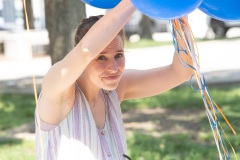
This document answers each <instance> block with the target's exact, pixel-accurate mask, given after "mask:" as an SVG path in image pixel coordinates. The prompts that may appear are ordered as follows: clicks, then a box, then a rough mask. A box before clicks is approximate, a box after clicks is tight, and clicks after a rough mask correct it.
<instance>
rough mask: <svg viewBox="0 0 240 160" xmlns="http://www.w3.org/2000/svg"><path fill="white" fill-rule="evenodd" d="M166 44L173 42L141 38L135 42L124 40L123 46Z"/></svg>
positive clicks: (136, 46) (141, 46)
mask: <svg viewBox="0 0 240 160" xmlns="http://www.w3.org/2000/svg"><path fill="white" fill-rule="evenodd" d="M166 45H173V42H172V41H164V42H158V41H154V40H151V39H141V40H139V41H137V42H129V41H125V47H126V48H127V49H132V48H146V47H156V46H166Z"/></svg>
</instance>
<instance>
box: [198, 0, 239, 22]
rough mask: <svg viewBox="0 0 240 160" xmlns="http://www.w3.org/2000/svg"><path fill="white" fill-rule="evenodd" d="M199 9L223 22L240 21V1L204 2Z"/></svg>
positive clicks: (213, 0)
mask: <svg viewBox="0 0 240 160" xmlns="http://www.w3.org/2000/svg"><path fill="white" fill-rule="evenodd" d="M198 8H199V10H201V11H202V12H204V13H205V14H207V15H209V16H210V17H213V18H215V19H218V20H221V21H240V0H203V1H202V4H201V5H200V6H199V7H198Z"/></svg>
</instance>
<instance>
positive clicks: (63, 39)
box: [45, 0, 86, 64]
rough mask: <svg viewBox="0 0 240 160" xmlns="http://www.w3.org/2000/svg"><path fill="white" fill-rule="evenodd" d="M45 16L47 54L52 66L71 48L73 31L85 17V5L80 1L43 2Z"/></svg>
mask: <svg viewBox="0 0 240 160" xmlns="http://www.w3.org/2000/svg"><path fill="white" fill-rule="evenodd" d="M45 14H46V27H47V30H48V33H49V39H50V44H49V50H48V53H49V55H50V56H51V59H52V64H54V63H56V62H57V61H59V60H61V59H62V58H63V57H64V56H65V55H66V54H67V53H68V52H69V51H70V50H71V49H72V48H73V46H74V34H75V30H76V28H77V27H78V25H79V23H80V21H81V19H83V18H85V17H86V12H85V4H84V3H83V2H82V1H80V0H45Z"/></svg>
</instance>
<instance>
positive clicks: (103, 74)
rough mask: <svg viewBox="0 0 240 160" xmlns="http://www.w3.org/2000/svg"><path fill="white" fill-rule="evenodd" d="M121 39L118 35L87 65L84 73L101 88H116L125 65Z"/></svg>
mask: <svg viewBox="0 0 240 160" xmlns="http://www.w3.org/2000/svg"><path fill="white" fill-rule="evenodd" d="M123 48H124V46H123V40H122V38H121V37H120V36H119V35H118V36H116V37H115V38H114V39H113V41H112V42H111V43H110V44H109V45H108V46H107V47H106V48H105V49H104V50H103V51H102V52H101V53H100V54H99V55H98V56H97V57H96V58H95V59H93V60H92V62H91V63H90V64H89V65H88V66H87V68H86V70H85V74H87V76H88V78H89V79H90V81H91V82H92V83H93V84H94V85H96V86H98V87H100V88H103V89H106V90H114V89H116V87H117V85H118V83H119V81H120V79H121V77H122V74H123V71H124V67H125V57H124V51H123Z"/></svg>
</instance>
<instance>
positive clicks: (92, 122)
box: [36, 0, 192, 160]
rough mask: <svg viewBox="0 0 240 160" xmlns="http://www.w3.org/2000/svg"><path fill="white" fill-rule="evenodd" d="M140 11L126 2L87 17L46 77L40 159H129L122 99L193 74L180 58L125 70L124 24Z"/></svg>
mask: <svg viewBox="0 0 240 160" xmlns="http://www.w3.org/2000/svg"><path fill="white" fill-rule="evenodd" d="M134 11H135V7H134V6H133V5H132V3H131V2H130V0H122V1H121V2H120V3H119V4H118V5H117V6H116V7H115V8H114V9H112V10H111V11H109V12H108V13H107V14H106V15H105V16H103V17H101V16H95V17H90V18H88V19H85V20H83V21H82V23H81V24H80V26H79V27H78V29H77V32H76V38H75V43H76V45H75V47H74V48H73V49H72V50H71V51H70V52H69V53H68V54H67V55H66V57H65V58H63V59H62V60H61V61H59V62H58V63H56V64H54V65H53V66H52V68H51V69H50V70H49V72H48V73H47V75H46V76H45V77H44V80H43V83H42V92H41V95H40V97H39V101H38V106H37V110H36V111H37V112H36V113H37V118H36V144H37V158H38V159H44V160H45V159H67V158H68V159H71V160H72V159H84V160H86V159H103V160H105V159H112V160H117V159H126V158H127V155H126V154H127V147H126V138H125V133H124V127H123V121H122V118H121V110H120V103H121V102H122V101H123V100H127V99H133V98H142V97H149V96H153V95H156V94H160V93H162V92H164V91H166V90H169V89H171V88H173V87H175V86H177V85H179V84H181V83H183V82H184V81H186V80H187V79H189V78H190V76H191V74H192V69H189V68H185V67H183V66H182V65H181V64H180V63H179V61H178V58H177V57H176V56H174V57H173V62H172V64H171V65H168V66H165V67H161V68H156V69H150V70H146V71H137V70H124V65H125V58H124V39H123V31H122V28H123V26H124V25H125V24H126V22H127V21H128V20H129V18H130V16H131V15H132V14H133V13H134ZM136 60H137V57H136ZM186 61H190V60H188V59H186Z"/></svg>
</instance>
